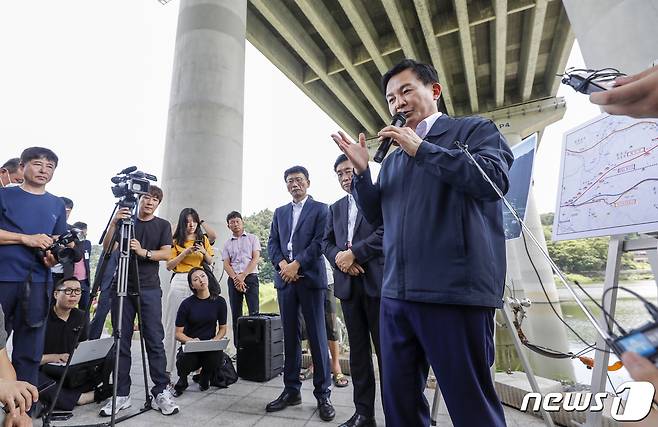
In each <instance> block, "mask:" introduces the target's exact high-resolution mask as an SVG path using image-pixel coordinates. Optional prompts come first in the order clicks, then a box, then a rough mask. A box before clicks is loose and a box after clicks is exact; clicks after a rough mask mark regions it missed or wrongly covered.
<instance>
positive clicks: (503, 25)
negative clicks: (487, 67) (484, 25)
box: [491, 0, 507, 107]
mask: <svg viewBox="0 0 658 427" xmlns="http://www.w3.org/2000/svg"><path fill="white" fill-rule="evenodd" d="M494 7H495V13H496V22H495V23H494V25H492V26H491V70H492V73H491V76H492V79H491V80H492V81H491V83H492V84H493V88H494V102H495V104H496V107H502V106H503V102H504V101H505V63H506V62H507V58H506V56H507V0H494Z"/></svg>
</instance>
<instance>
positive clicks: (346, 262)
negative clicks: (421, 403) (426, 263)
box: [322, 154, 384, 427]
mask: <svg viewBox="0 0 658 427" xmlns="http://www.w3.org/2000/svg"><path fill="white" fill-rule="evenodd" d="M334 172H336V175H337V177H338V182H339V184H340V186H341V187H342V188H343V190H345V192H346V193H347V196H345V197H343V198H342V199H340V200H338V201H337V202H336V203H334V204H333V205H331V206H330V209H329V217H328V218H327V225H326V229H325V233H324V239H323V241H322V252H323V253H324V255H325V256H326V257H327V259H328V260H329V262H330V263H331V266H332V267H333V268H334V293H335V295H336V297H338V298H339V299H340V300H341V305H342V308H343V314H344V316H345V324H346V326H347V333H348V336H349V341H350V372H351V373H352V382H353V383H354V406H355V407H356V412H355V413H354V415H353V416H352V418H350V419H349V420H348V421H346V422H345V423H343V424H341V426H345V427H362V426H375V425H376V423H375V408H374V407H375V374H374V369H373V364H372V350H371V345H370V339H371V338H372V342H373V343H374V346H375V353H376V354H377V363H378V364H379V372H380V374H381V372H382V369H381V357H380V351H379V299H380V292H381V287H382V274H383V267H384V255H383V252H382V236H383V234H384V228H383V226H380V227H373V226H372V225H370V224H369V223H368V222H367V221H366V220H365V219H364V218H363V216H362V215H361V213H360V212H359V210H358V208H357V206H356V203H355V201H354V198H353V197H352V194H351V192H352V190H351V185H352V173H353V167H352V162H350V160H348V158H347V156H345V154H341V155H340V156H339V157H338V159H336V162H335V163H334ZM380 378H381V377H380ZM381 384H383V381H381Z"/></svg>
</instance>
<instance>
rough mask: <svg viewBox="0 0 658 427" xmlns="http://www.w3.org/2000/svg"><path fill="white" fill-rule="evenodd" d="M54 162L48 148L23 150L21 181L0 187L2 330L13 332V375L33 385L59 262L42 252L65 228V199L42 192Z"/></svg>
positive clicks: (55, 158) (48, 252) (51, 174)
mask: <svg viewBox="0 0 658 427" xmlns="http://www.w3.org/2000/svg"><path fill="white" fill-rule="evenodd" d="M57 162H58V158H57V156H56V155H55V153H53V152H52V151H51V150H49V149H47V148H41V147H31V148H28V149H26V150H25V151H23V153H22V154H21V165H22V167H23V171H24V176H23V179H24V181H23V183H22V184H21V185H20V186H19V187H11V188H3V189H0V259H1V260H2V263H1V264H0V304H1V305H2V308H3V309H4V312H5V329H6V330H7V332H8V333H11V331H12V330H13V331H14V350H13V353H12V362H13V365H14V367H15V368H16V376H17V378H18V379H19V380H22V381H27V382H29V383H31V384H35V385H36V384H37V383H38V371H39V363H40V362H41V355H42V353H43V343H44V330H45V319H46V315H47V314H48V306H49V302H50V296H51V295H52V292H53V289H52V285H53V284H52V279H51V277H50V267H52V266H53V265H55V264H56V263H57V261H56V260H55V257H54V256H53V255H52V254H51V253H50V251H46V252H45V253H43V252H41V251H43V250H45V249H47V248H48V247H49V246H50V245H52V243H53V241H54V239H56V237H57V236H58V235H60V234H63V233H65V232H66V214H65V211H64V203H63V202H62V200H61V199H60V198H59V197H56V196H54V195H52V194H50V193H48V192H47V191H46V184H48V183H49V182H50V180H51V179H52V177H53V173H54V172H55V168H56V167H57Z"/></svg>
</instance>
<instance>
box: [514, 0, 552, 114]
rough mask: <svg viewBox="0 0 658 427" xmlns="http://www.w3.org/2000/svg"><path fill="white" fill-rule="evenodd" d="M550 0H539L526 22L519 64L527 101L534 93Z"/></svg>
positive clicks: (521, 83) (521, 85) (521, 88)
mask: <svg viewBox="0 0 658 427" xmlns="http://www.w3.org/2000/svg"><path fill="white" fill-rule="evenodd" d="M547 8H548V0H537V3H536V5H535V8H534V9H533V10H532V11H531V12H530V18H529V19H528V20H527V21H526V22H525V24H524V28H523V34H524V35H523V38H522V42H521V43H522V45H521V63H520V64H519V76H520V79H519V87H520V90H521V93H520V95H521V99H522V100H523V101H527V100H529V99H530V95H531V94H532V84H533V82H534V80H535V70H536V69H537V56H538V55H539V45H540V44H541V36H542V33H543V31H544V19H545V18H546V9H547Z"/></svg>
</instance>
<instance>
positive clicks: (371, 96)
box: [295, 0, 391, 123]
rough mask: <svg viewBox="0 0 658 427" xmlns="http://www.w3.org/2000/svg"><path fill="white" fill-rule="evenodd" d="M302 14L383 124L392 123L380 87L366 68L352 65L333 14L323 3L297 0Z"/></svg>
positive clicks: (347, 48) (346, 42)
mask: <svg viewBox="0 0 658 427" xmlns="http://www.w3.org/2000/svg"><path fill="white" fill-rule="evenodd" d="M295 1H296V3H297V6H299V8H300V9H301V11H302V13H304V15H306V17H307V18H308V20H309V21H310V22H311V24H312V25H313V27H314V28H315V30H316V31H317V32H318V34H319V35H320V37H322V38H323V39H324V41H325V42H326V43H327V45H328V46H331V47H332V52H333V53H334V55H336V58H337V59H338V61H340V63H341V64H342V66H343V67H345V70H346V71H347V73H348V74H349V75H350V77H352V80H353V81H354V83H356V85H357V87H358V88H359V90H361V92H363V94H364V95H365V97H366V99H367V100H368V101H369V102H370V105H372V107H373V108H374V109H375V111H377V113H378V114H379V117H380V118H381V119H382V122H383V123H387V122H388V121H390V117H391V114H390V113H389V111H388V107H387V106H386V104H385V103H384V97H383V96H382V93H381V91H380V90H379V87H378V85H377V84H376V83H375V82H374V81H373V80H372V78H371V77H370V76H369V75H368V73H367V71H366V69H365V68H364V67H361V68H357V67H356V66H354V64H353V63H352V57H351V56H352V51H351V50H352V49H351V46H350V44H349V42H348V41H347V39H346V38H345V36H344V35H343V33H342V32H341V29H340V27H339V26H338V23H337V22H336V21H335V20H334V19H333V17H332V16H331V12H330V11H329V9H327V7H326V6H325V5H324V4H323V3H322V2H317V1H314V2H311V1H310V0H295Z"/></svg>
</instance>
